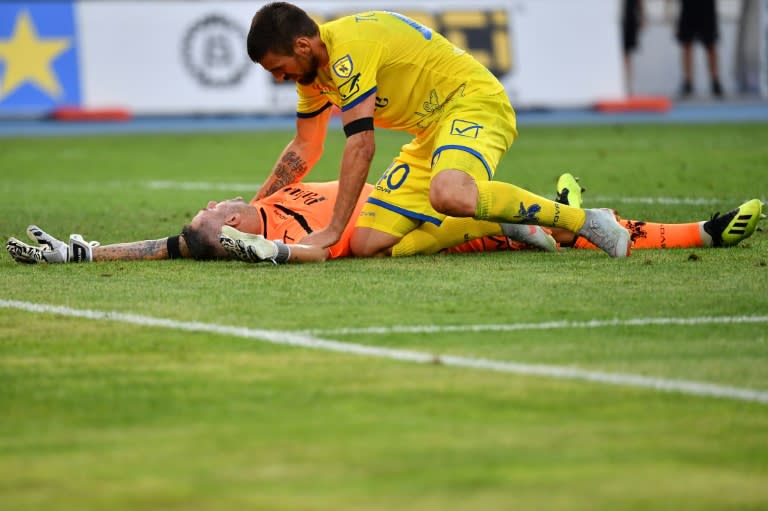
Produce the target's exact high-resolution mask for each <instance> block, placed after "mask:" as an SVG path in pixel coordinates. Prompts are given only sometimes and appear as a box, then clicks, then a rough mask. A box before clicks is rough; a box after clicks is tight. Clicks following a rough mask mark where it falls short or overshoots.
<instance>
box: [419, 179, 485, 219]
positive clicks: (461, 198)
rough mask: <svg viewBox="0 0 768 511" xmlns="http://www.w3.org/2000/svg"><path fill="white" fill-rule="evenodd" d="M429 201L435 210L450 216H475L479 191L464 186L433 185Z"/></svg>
mask: <svg viewBox="0 0 768 511" xmlns="http://www.w3.org/2000/svg"><path fill="white" fill-rule="evenodd" d="M429 202H430V204H432V207H433V208H435V211H437V212H438V213H442V214H444V215H449V216H458V217H467V216H475V209H476V208H477V192H474V193H470V192H469V191H468V190H465V189H464V188H448V187H442V186H432V187H431V188H430V189H429Z"/></svg>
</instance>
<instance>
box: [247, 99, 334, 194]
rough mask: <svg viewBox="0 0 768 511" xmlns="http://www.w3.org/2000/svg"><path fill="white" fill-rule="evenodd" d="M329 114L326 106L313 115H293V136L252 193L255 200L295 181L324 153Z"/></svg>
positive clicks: (299, 179) (306, 172) (329, 111)
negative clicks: (297, 116)
mask: <svg viewBox="0 0 768 511" xmlns="http://www.w3.org/2000/svg"><path fill="white" fill-rule="evenodd" d="M330 117H331V109H330V108H326V109H325V110H323V111H322V112H321V113H320V114H318V115H316V116H314V117H308V118H304V117H299V118H297V119H296V136H295V137H294V138H293V140H291V142H290V143H289V144H288V146H287V147H286V148H285V149H284V150H283V152H282V154H281V155H280V158H278V160H277V163H276V164H275V167H274V168H273V169H272V173H271V174H270V175H269V177H268V178H267V179H266V181H264V184H263V185H262V187H261V189H260V190H259V192H258V193H257V194H256V197H254V199H255V200H260V199H263V198H264V197H267V196H268V195H272V194H273V193H275V192H276V191H278V190H281V189H282V188H283V187H285V186H287V185H290V184H293V183H298V182H299V181H301V179H302V178H303V177H304V176H306V175H307V174H308V173H309V171H310V170H311V169H312V167H313V166H314V165H315V163H317V161H318V160H319V159H320V156H322V154H323V143H324V142H325V135H326V133H327V132H328V120H329V119H330Z"/></svg>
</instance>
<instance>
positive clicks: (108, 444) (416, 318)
mask: <svg viewBox="0 0 768 511" xmlns="http://www.w3.org/2000/svg"><path fill="white" fill-rule="evenodd" d="M290 136H291V133H290V132H288V131H274V132H253V133H215V134H214V133H208V134H204V133H200V134H153V135H149V134H147V135H124V136H110V135H105V136H90V137H86V136H80V137H64V136H60V137H42V138H5V139H0V173H1V175H2V177H1V178H0V234H2V235H3V239H4V240H5V239H7V238H8V237H9V236H16V237H18V238H22V239H24V238H25V236H24V231H25V229H26V227H27V225H29V224H32V223H35V224H37V225H39V226H41V227H43V228H44V229H45V230H46V231H48V232H49V233H51V234H54V235H57V236H58V237H60V238H67V237H68V235H69V234H70V233H80V234H82V235H83V236H84V237H85V238H86V239H88V240H92V239H97V240H99V241H100V242H101V243H102V244H106V243H117V242H122V241H130V240H141V239H155V238H161V237H165V236H168V235H173V234H177V233H179V231H180V229H181V226H182V225H183V224H184V223H186V221H188V220H189V219H190V218H191V217H192V216H193V215H194V214H195V213H196V211H197V210H199V209H200V208H202V207H204V206H205V204H206V203H207V201H208V200H211V199H216V200H218V199H224V198H229V197H233V196H237V195H242V196H243V197H245V198H250V197H251V196H252V195H253V194H254V193H255V191H256V190H257V188H258V186H259V184H260V183H261V182H262V181H263V180H264V178H265V177H266V175H267V174H268V172H269V170H270V168H271V166H272V164H273V163H274V160H275V158H276V156H277V154H278V153H279V151H280V150H281V149H282V147H284V146H285V144H286V143H287V142H288V140H289V138H290ZM343 141H344V138H343V134H342V133H340V132H339V131H337V130H334V131H333V132H332V133H330V135H329V140H328V143H327V144H326V154H325V156H324V157H323V159H322V160H321V161H320V163H319V164H318V165H317V167H316V168H315V170H314V171H313V172H312V173H311V174H310V176H309V178H308V179H307V180H309V181H325V180H331V179H335V178H336V177H337V174H338V167H339V164H338V155H339V154H340V152H341V148H342V145H343ZM406 141H407V138H405V137H403V136H400V135H396V134H391V133H384V132H381V131H380V132H378V134H377V152H376V157H375V160H374V165H373V170H372V172H371V175H370V178H369V181H371V182H373V181H375V180H376V179H377V178H378V175H379V174H380V172H382V171H383V170H384V169H385V167H386V166H387V165H388V163H389V161H390V159H391V157H392V156H393V155H394V154H396V152H397V150H398V148H399V146H400V145H402V144H403V143H405V142H406ZM766 141H768V124H761V123H751V124H726V125H714V124H711V125H710V124H701V125H615V126H571V127H568V126H561V127H529V128H525V127H523V129H521V135H520V138H519V139H518V140H517V141H516V142H515V145H514V146H513V148H512V150H511V151H510V153H509V154H508V155H507V157H506V158H505V160H504V161H503V162H502V164H501V166H500V168H499V170H498V172H497V177H498V178H499V179H502V180H506V181H510V182H514V183H516V184H518V185H521V186H523V187H525V188H528V189H530V190H533V191H535V192H538V193H540V194H542V195H544V196H547V197H550V198H551V197H552V196H553V195H554V187H555V179H556V177H557V175H558V174H560V173H562V172H566V171H568V172H571V173H573V174H574V175H577V176H580V177H581V182H582V184H583V186H584V187H585V188H586V189H587V192H586V193H585V195H584V200H585V205H587V206H600V207H612V208H614V209H617V210H618V211H619V212H620V214H621V215H622V216H623V217H625V218H635V219H640V220H649V221H664V222H687V221H696V220H705V219H708V218H709V216H710V215H711V214H712V213H714V212H716V211H719V212H726V211H728V210H730V209H732V208H734V207H736V206H738V205H739V204H741V203H742V202H744V201H745V200H747V199H751V198H759V199H762V200H763V201H766V200H767V199H768V145H767V144H766ZM762 226H763V228H768V220H764V221H763V222H762ZM0 274H1V275H2V291H0V508H2V509H3V510H4V511H5V510H9V511H10V510H32V509H35V510H37V509H55V510H73V511H74V510H78V511H82V510H90V509H109V510H112V511H114V510H135V509H142V510H146V509H153V510H155V509H156V510H168V509H184V510H233V509H258V510H341V509H343V510H366V511H367V510H373V511H377V510H381V511H384V510H435V511H437V510H473V511H475V510H498V509H524V510H555V511H557V510H584V511H587V510H588V511H595V510H643V511H645V510H650V509H652V510H681V509H691V510H693V509H695V510H729V511H730V510H758V509H768V333H766V331H767V329H768V232H766V231H758V232H756V233H755V235H754V236H753V237H752V238H750V239H748V240H746V241H744V242H742V243H741V244H740V245H738V246H736V247H733V248H729V249H679V250H645V251H640V250H636V251H634V253H633V255H632V257H631V258H629V259H626V260H612V259H610V258H609V257H607V256H606V255H604V254H602V253H599V252H596V251H588V250H568V249H564V250H562V251H560V252H559V253H556V254H545V253H537V252H506V253H485V254H467V255H453V256H450V255H435V256H421V257H413V258H403V259H376V260H353V259H344V260H336V261H331V262H328V263H326V264H314V265H313V264H309V265H287V266H274V265H270V264H261V265H249V264H245V263H240V262H196V261H191V260H173V261H157V262H114V263H94V264H80V265H75V264H68V265H32V266H27V265H19V264H16V263H15V262H13V260H12V259H11V258H10V257H9V256H8V254H7V253H6V252H5V251H3V252H2V255H0Z"/></svg>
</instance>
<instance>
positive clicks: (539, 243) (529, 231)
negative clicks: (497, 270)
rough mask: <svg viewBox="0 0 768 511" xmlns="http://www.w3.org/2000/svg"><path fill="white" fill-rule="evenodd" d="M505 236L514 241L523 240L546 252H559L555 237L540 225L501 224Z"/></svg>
mask: <svg viewBox="0 0 768 511" xmlns="http://www.w3.org/2000/svg"><path fill="white" fill-rule="evenodd" d="M500 225H501V231H502V232H503V233H504V236H506V237H507V238H509V239H511V240H514V241H522V242H523V243H527V244H528V245H531V246H532V247H536V248H538V249H539V250H543V251H545V252H557V242H556V241H555V238H553V237H552V236H551V235H549V234H547V232H546V231H545V230H544V229H542V228H541V227H540V226H538V225H527V224H500Z"/></svg>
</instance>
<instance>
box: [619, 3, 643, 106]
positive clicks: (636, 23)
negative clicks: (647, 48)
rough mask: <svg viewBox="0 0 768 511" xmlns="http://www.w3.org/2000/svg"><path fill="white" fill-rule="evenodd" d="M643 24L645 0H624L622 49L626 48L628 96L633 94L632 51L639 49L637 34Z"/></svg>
mask: <svg viewBox="0 0 768 511" xmlns="http://www.w3.org/2000/svg"><path fill="white" fill-rule="evenodd" d="M642 26H643V1H642V0H624V6H623V8H622V11H621V36H622V41H621V42H622V49H623V50H624V76H625V79H626V83H627V96H632V95H633V94H634V90H633V88H632V53H634V51H635V50H636V49H637V36H638V34H639V33H640V29H641V28H642Z"/></svg>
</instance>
